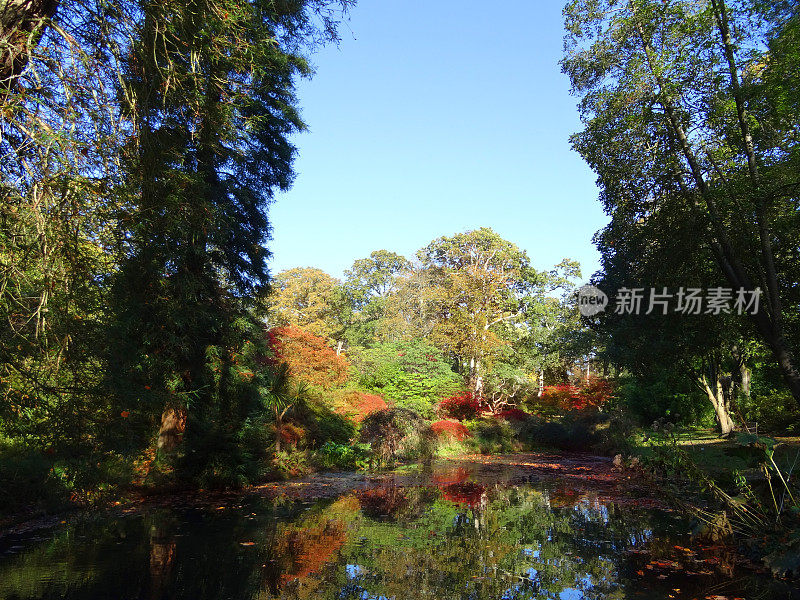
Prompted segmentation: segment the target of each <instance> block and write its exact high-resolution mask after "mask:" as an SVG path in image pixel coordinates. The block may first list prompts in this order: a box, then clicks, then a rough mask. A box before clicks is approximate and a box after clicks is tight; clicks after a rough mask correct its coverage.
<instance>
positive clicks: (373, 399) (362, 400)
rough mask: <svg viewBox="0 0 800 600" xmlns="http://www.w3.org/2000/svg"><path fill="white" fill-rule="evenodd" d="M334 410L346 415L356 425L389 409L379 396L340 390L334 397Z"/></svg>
mask: <svg viewBox="0 0 800 600" xmlns="http://www.w3.org/2000/svg"><path fill="white" fill-rule="evenodd" d="M333 404H334V410H335V411H336V412H337V413H339V414H342V415H346V416H347V417H348V418H349V419H351V420H352V421H354V422H355V423H361V421H363V420H364V419H365V418H366V417H367V416H369V415H370V414H372V413H374V412H375V411H378V410H384V409H385V408H389V405H388V404H387V403H386V400H384V399H383V398H381V397H380V396H378V395H377V394H368V393H366V392H361V391H358V390H338V391H337V393H335V394H334V397H333Z"/></svg>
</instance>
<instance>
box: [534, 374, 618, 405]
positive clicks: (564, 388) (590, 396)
mask: <svg viewBox="0 0 800 600" xmlns="http://www.w3.org/2000/svg"><path fill="white" fill-rule="evenodd" d="M613 397H614V388H613V386H612V384H611V383H610V382H609V381H608V380H607V379H602V378H599V377H596V378H592V379H591V381H590V382H589V383H588V384H587V385H585V386H582V387H578V386H576V385H572V384H562V385H550V386H547V387H545V388H544V392H543V393H542V396H541V398H539V401H538V405H539V409H540V410H541V412H548V413H558V412H566V411H569V410H586V409H592V408H594V409H597V408H601V407H602V406H603V405H604V404H606V403H607V402H608V401H609V400H611V398H613Z"/></svg>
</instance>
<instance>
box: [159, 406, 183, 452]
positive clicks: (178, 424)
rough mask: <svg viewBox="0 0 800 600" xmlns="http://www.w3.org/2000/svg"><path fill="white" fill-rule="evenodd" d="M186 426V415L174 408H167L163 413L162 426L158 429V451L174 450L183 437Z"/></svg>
mask: <svg viewBox="0 0 800 600" xmlns="http://www.w3.org/2000/svg"><path fill="white" fill-rule="evenodd" d="M185 428H186V415H185V414H183V412H182V411H179V410H176V409H174V408H167V409H166V410H164V412H163V413H161V427H160V428H159V430H158V451H159V452H167V453H169V452H172V451H173V450H175V448H177V447H178V445H179V444H180V443H181V440H182V439H183V432H184V429H185Z"/></svg>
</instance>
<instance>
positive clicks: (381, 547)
mask: <svg viewBox="0 0 800 600" xmlns="http://www.w3.org/2000/svg"><path fill="white" fill-rule="evenodd" d="M689 528H690V527H689V523H687V521H686V520H685V519H683V518H681V517H680V516H678V515H677V514H674V513H671V512H669V511H667V510H665V509H664V507H660V506H658V503H657V502H654V501H653V500H652V499H648V498H645V497H637V494H633V495H631V494H627V495H618V496H617V497H614V496H613V495H609V488H608V486H605V487H604V486H603V485H594V484H593V483H592V481H591V477H589V476H584V477H581V476H578V477H559V476H558V474H553V476H552V477H545V476H541V473H539V474H538V475H524V470H519V469H517V470H516V471H515V472H514V473H513V476H511V475H509V471H508V469H504V468H497V466H496V465H495V466H494V468H493V469H490V470H489V471H487V469H486V467H485V465H481V464H477V463H475V464H473V463H470V462H454V461H448V462H447V463H446V464H444V465H437V466H436V467H435V468H434V469H433V470H432V471H430V472H426V473H423V474H420V475H418V476H415V477H411V478H408V477H406V478H402V477H397V478H383V479H381V480H380V481H379V482H377V483H376V484H375V485H368V486H362V487H361V488H359V489H355V490H350V491H345V492H344V493H341V494H340V495H338V496H337V497H334V498H326V499H321V500H311V499H305V500H302V499H297V500H291V499H287V498H285V497H283V498H278V499H275V498H272V499H268V498H265V497H264V496H263V495H251V496H246V497H242V498H239V499H237V500H236V501H234V502H229V503H226V504H220V505H208V506H197V507H184V508H165V507H163V506H161V507H155V506H154V507H151V508H143V509H137V510H136V511H132V512H130V513H124V512H121V511H120V512H117V513H113V512H109V513H103V514H93V515H87V516H83V517H81V518H76V519H73V520H72V521H70V522H69V523H66V524H63V525H61V526H59V527H56V528H54V529H51V530H47V531H44V532H42V531H39V532H36V533H35V534H28V535H27V536H18V537H16V538H9V537H8V536H7V537H5V538H2V539H0V598H9V599H11V598H13V599H34V598H68V599H81V600H92V599H100V598H121V599H134V598H136V599H149V600H156V599H161V598H165V599H166V598H170V599H184V598H185V599H192V600H203V599H209V600H211V599H214V600H220V599H227V598H230V599H240V598H241V599H268V598H290V599H295V598H296V599H300V598H331V599H338V600H347V599H354V600H355V599H359V600H371V599H376V600H377V599H384V598H386V599H391V598H395V599H398V600H399V599H401V598H402V599H405V598H411V599H415V598H437V599H450V598H453V599H456V598H458V599H470V600H473V599H474V600H478V599H482V598H492V599H502V600H512V599H518V598H519V599H522V598H537V599H539V598H541V599H554V600H580V599H584V598H586V599H601V598H607V599H622V598H647V599H653V598H664V599H674V598H687V599H691V598H706V597H711V598H717V597H721V598H725V597H728V598H759V597H763V598H795V597H798V596H797V595H796V594H797V592H796V590H792V589H791V588H790V587H789V586H788V585H787V584H785V583H782V582H778V581H773V580H772V579H770V578H769V577H765V576H763V575H757V574H755V573H752V572H748V571H742V570H741V569H739V570H737V568H736V567H735V565H734V560H733V556H732V555H728V554H727V553H726V551H725V550H724V549H721V548H713V547H712V548H706V549H697V548H694V549H693V548H692V546H691V541H690V538H689V534H688V532H689Z"/></svg>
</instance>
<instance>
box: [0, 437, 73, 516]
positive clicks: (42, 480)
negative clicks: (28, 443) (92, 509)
mask: <svg viewBox="0 0 800 600" xmlns="http://www.w3.org/2000/svg"><path fill="white" fill-rule="evenodd" d="M53 467H54V465H53V462H52V461H51V460H50V459H49V458H48V457H47V456H46V455H44V454H43V453H42V452H41V451H39V450H34V449H25V450H23V449H18V448H13V447H5V448H0V513H5V514H11V513H16V512H23V511H29V510H47V509H52V508H56V507H58V506H60V505H61V504H63V503H64V502H66V501H67V496H68V490H67V488H66V485H65V482H64V480H63V479H60V478H59V477H58V476H57V474H56V471H55V470H54V468H53Z"/></svg>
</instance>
